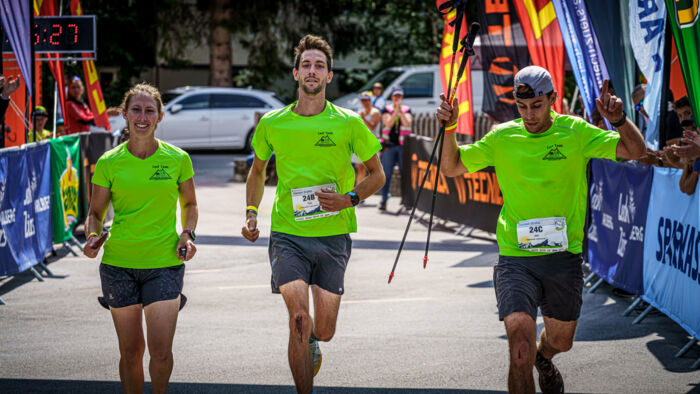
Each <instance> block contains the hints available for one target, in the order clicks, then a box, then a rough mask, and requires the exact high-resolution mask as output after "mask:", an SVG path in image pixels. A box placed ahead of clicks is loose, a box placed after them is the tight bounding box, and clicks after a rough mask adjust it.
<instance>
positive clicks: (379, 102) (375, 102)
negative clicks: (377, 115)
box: [370, 82, 386, 130]
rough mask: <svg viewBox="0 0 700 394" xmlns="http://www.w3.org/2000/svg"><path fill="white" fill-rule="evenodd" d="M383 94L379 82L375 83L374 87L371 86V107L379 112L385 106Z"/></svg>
mask: <svg viewBox="0 0 700 394" xmlns="http://www.w3.org/2000/svg"><path fill="white" fill-rule="evenodd" d="M383 93H384V85H382V83H381V82H375V83H374V85H372V94H373V95H374V98H373V99H372V106H373V107H374V108H376V109H378V110H380V111H381V110H382V109H384V107H385V106H386V99H385V98H384V97H383V96H382V94H383ZM370 130H371V129H370Z"/></svg>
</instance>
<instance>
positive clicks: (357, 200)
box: [350, 193, 360, 206]
mask: <svg viewBox="0 0 700 394" xmlns="http://www.w3.org/2000/svg"><path fill="white" fill-rule="evenodd" d="M350 201H352V205H353V206H355V205H357V204H359V203H360V196H358V195H357V194H355V193H353V194H351V195H350Z"/></svg>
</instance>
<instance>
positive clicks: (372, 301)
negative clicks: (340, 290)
mask: <svg viewBox="0 0 700 394" xmlns="http://www.w3.org/2000/svg"><path fill="white" fill-rule="evenodd" d="M432 299H433V297H413V298H380V299H375V300H348V301H341V304H366V303H376V302H407V301H427V300H432Z"/></svg>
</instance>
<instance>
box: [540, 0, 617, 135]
mask: <svg viewBox="0 0 700 394" xmlns="http://www.w3.org/2000/svg"><path fill="white" fill-rule="evenodd" d="M552 4H554V10H555V11H556V14H557V21H559V29H560V30H561V35H562V38H563V39H564V46H565V47H566V53H567V55H568V56H569V63H570V64H571V69H572V70H573V72H574V78H575V79H576V84H578V87H579V89H580V91H581V99H582V101H583V106H584V107H585V108H586V113H588V114H591V113H592V112H593V110H594V109H595V99H596V98H597V97H598V96H600V89H601V88H602V87H603V81H604V80H606V79H610V76H609V75H608V69H607V68H606V67H605V60H604V59H603V55H602V53H601V51H600V47H599V46H598V39H597V38H596V34H595V31H593V23H592V22H591V19H590V18H589V16H588V11H587V10H586V4H585V3H584V2H583V1H581V0H553V1H552ZM605 124H606V125H607V127H608V130H612V126H610V123H608V121H607V119H606V120H605Z"/></svg>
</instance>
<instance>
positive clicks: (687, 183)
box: [669, 96, 700, 195]
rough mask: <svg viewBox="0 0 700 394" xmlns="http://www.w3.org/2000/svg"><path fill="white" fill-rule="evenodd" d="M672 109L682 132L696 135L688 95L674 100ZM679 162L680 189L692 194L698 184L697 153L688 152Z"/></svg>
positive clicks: (699, 160) (699, 172)
mask: <svg viewBox="0 0 700 394" xmlns="http://www.w3.org/2000/svg"><path fill="white" fill-rule="evenodd" d="M673 109H674V110H675V112H676V114H677V115H678V120H679V121H680V122H679V123H680V125H681V127H683V130H684V132H689V133H693V134H695V135H697V129H696V124H695V120H694V119H693V111H692V109H691V108H690V100H689V99H688V96H684V97H681V98H680V99H678V101H676V102H674V103H673ZM679 141H680V139H679ZM674 145H675V144H674ZM669 149H673V148H669ZM680 163H681V164H682V168H683V174H681V180H680V182H679V186H680V189H681V191H682V192H683V193H685V194H688V195H692V194H693V193H695V189H696V187H697V185H698V176H700V158H699V157H698V156H697V153H695V154H690V155H688V156H686V157H683V158H681V159H680Z"/></svg>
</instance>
